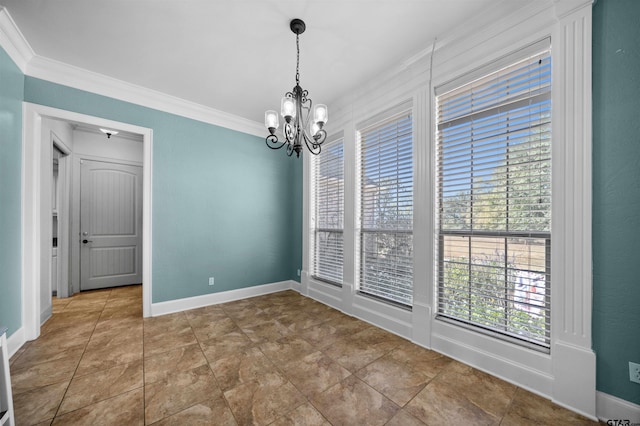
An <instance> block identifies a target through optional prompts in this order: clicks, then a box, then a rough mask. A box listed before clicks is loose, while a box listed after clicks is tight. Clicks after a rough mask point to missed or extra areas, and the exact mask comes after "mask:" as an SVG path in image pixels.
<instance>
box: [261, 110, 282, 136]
mask: <svg viewBox="0 0 640 426" xmlns="http://www.w3.org/2000/svg"><path fill="white" fill-rule="evenodd" d="M279 125H280V123H279V122H278V113H277V112H275V111H274V110H272V109H270V110H269V111H267V112H265V113H264V126H265V127H266V128H267V129H269V131H270V132H271V134H273V133H274V132H275V130H276V129H277V128H278V126H279ZM272 129H273V130H272Z"/></svg>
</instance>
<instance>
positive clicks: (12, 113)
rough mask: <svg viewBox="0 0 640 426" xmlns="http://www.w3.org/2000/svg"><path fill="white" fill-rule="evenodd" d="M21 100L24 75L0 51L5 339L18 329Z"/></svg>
mask: <svg viewBox="0 0 640 426" xmlns="http://www.w3.org/2000/svg"><path fill="white" fill-rule="evenodd" d="M23 98H24V75H23V74H22V72H21V71H20V69H19V68H18V67H17V66H16V64H15V63H14V62H13V61H12V60H11V58H10V57H9V56H8V55H7V53H6V52H5V50H4V49H2V48H0V235H1V236H2V238H0V271H2V273H0V327H8V329H9V331H8V332H7V336H11V335H12V334H13V333H15V332H16V331H17V330H18V329H20V327H21V326H22V319H21V316H22V312H21V305H22V296H21V295H22V289H21V279H22V278H21V277H22V272H21V265H22V259H21V254H20V253H21V251H22V242H21V228H20V223H21V215H22V209H21V204H22V202H21V181H22V176H21V173H22V171H21V165H20V164H21V158H22V100H23ZM49 263H51V262H49Z"/></svg>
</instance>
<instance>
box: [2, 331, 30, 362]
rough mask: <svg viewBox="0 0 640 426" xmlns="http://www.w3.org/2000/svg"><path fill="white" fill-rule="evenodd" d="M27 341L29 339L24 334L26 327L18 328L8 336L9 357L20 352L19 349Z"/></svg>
mask: <svg viewBox="0 0 640 426" xmlns="http://www.w3.org/2000/svg"><path fill="white" fill-rule="evenodd" d="M25 343H27V339H26V338H25V335H24V328H23V327H20V328H19V329H18V330H16V331H15V332H14V333H13V334H12V335H11V336H8V337H7V353H8V354H9V358H11V357H12V356H14V355H15V353H16V352H18V349H20V348H21V347H22V345H24V344H25Z"/></svg>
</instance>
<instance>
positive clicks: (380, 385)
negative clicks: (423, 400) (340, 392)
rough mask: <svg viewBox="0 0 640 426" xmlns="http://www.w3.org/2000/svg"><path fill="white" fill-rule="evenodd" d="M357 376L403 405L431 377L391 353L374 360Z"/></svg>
mask: <svg viewBox="0 0 640 426" xmlns="http://www.w3.org/2000/svg"><path fill="white" fill-rule="evenodd" d="M356 376H357V377H359V378H360V379H361V380H362V381H364V382H365V383H367V384H368V385H369V386H371V387H372V388H374V389H376V390H377V391H378V392H380V393H382V394H383V395H384V396H386V397H387V398H389V399H390V400H392V401H393V402H395V403H396V404H398V405H399V406H401V407H403V406H404V405H405V404H406V403H407V402H409V401H410V400H411V399H412V398H413V397H414V396H416V394H417V393H418V392H420V391H421V390H422V389H423V388H424V387H425V386H426V385H427V383H428V382H429V380H430V379H431V378H430V377H428V376H426V375H425V374H422V373H420V372H418V371H416V370H414V369H412V368H411V367H409V366H408V365H407V364H403V363H401V362H399V361H396V360H395V359H393V358H391V357H390V356H389V355H387V356H384V357H382V358H379V359H377V360H376V361H374V362H372V363H371V364H369V365H368V366H366V367H365V368H363V369H362V370H360V371H358V372H357V373H356Z"/></svg>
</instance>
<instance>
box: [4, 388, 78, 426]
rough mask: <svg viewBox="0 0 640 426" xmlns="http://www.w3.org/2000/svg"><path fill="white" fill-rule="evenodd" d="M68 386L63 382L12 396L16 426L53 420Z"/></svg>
mask: <svg viewBox="0 0 640 426" xmlns="http://www.w3.org/2000/svg"><path fill="white" fill-rule="evenodd" d="M68 385H69V382H68V381H64V382H59V383H54V384H52V385H48V386H43V387H40V388H36V389H32V390H30V391H27V392H23V393H21V394H18V395H14V396H13V409H14V413H15V418H16V425H32V424H36V423H39V422H43V421H45V420H47V419H51V418H53V417H54V416H55V414H56V412H57V411H58V406H59V405H60V402H61V401H62V397H63V396H64V392H65V391H66V389H67V386H68Z"/></svg>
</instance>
